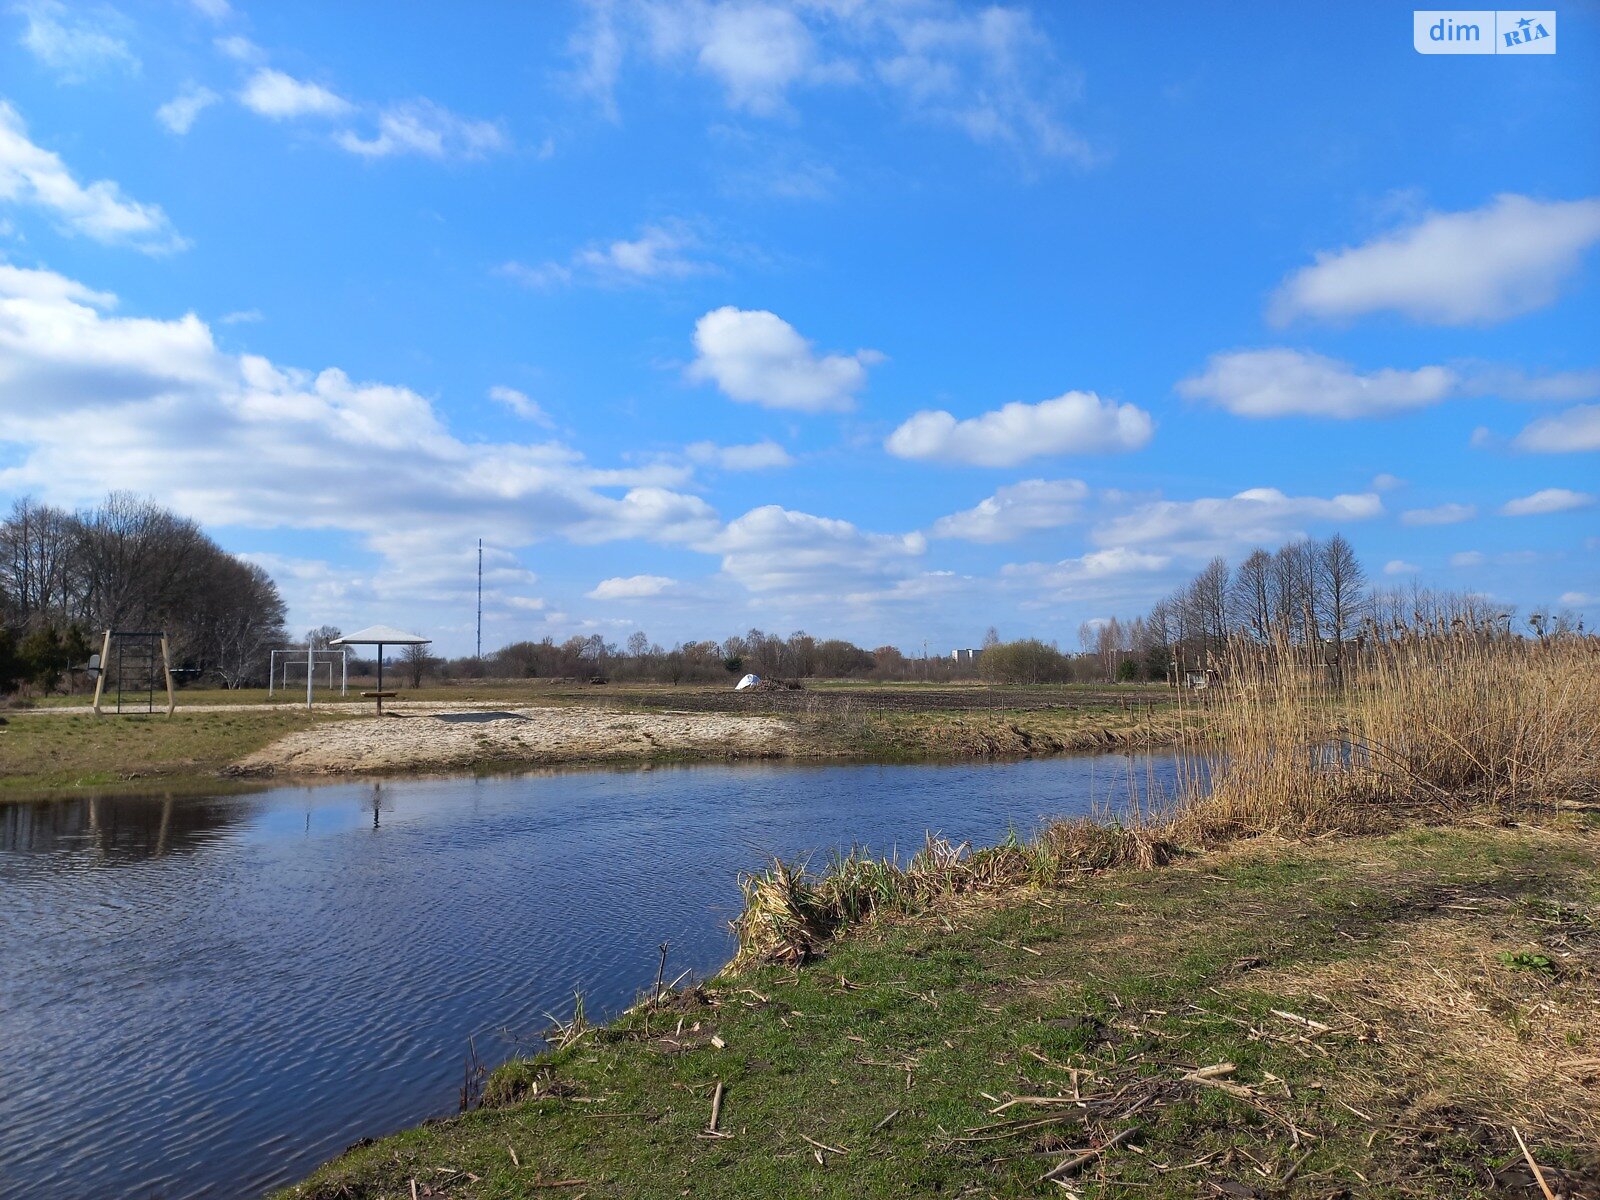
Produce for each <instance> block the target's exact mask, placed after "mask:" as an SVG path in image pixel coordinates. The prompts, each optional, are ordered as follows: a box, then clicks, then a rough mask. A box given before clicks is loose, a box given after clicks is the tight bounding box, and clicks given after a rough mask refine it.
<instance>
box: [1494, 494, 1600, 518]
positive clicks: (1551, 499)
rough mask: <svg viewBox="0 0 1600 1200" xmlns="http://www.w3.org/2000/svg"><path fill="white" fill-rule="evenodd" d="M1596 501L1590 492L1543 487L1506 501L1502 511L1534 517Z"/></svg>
mask: <svg viewBox="0 0 1600 1200" xmlns="http://www.w3.org/2000/svg"><path fill="white" fill-rule="evenodd" d="M1594 501H1595V498H1594V497H1593V496H1592V495H1590V494H1589V493H1588V492H1575V491H1573V490H1572V489H1571V488H1542V489H1541V490H1539V491H1537V492H1534V493H1533V494H1532V495H1531V496H1519V497H1517V498H1516V499H1515V500H1508V501H1506V502H1505V504H1504V505H1502V506H1501V508H1500V511H1501V512H1502V513H1504V514H1505V515H1506V516H1508V517H1534V516H1543V515H1544V514H1546V513H1561V512H1572V511H1574V510H1576V509H1580V508H1588V507H1589V506H1590V505H1591V504H1593V503H1594Z"/></svg>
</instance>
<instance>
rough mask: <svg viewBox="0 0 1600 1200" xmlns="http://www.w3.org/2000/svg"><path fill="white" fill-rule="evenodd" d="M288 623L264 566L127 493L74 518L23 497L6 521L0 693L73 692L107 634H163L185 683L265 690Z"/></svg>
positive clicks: (0, 534) (0, 546)
mask: <svg viewBox="0 0 1600 1200" xmlns="http://www.w3.org/2000/svg"><path fill="white" fill-rule="evenodd" d="M284 616H285V610H284V603H283V598H282V596H280V595H279V593H278V588H277V585H276V584H275V583H274V582H273V581H272V578H271V576H270V575H268V574H267V572H266V571H264V570H263V569H262V568H261V567H259V566H257V565H256V564H254V563H249V562H245V561H244V560H243V559H240V558H238V557H236V556H235V555H232V554H229V553H228V552H227V551H225V550H223V549H222V547H220V546H219V545H217V543H216V542H215V541H213V540H212V539H211V538H210V537H209V536H208V535H207V534H206V533H205V532H204V531H203V530H202V529H201V528H200V526H199V525H198V524H197V523H196V522H194V521H191V520H190V519H188V518H187V517H182V516H179V515H177V514H176V513H173V512H171V511H169V510H167V509H165V508H162V507H161V506H159V505H157V504H155V503H154V502H152V501H150V500H147V499H143V498H141V497H138V496H134V495H131V494H129V493H125V492H113V493H112V494H111V495H109V496H107V497H106V499H105V500H104V501H103V502H101V503H100V504H98V505H96V506H94V507H92V508H86V509H81V510H78V511H75V512H69V511H67V510H65V509H61V508H56V507H53V506H51V505H48V504H41V503H39V502H38V501H35V500H33V499H31V498H26V497H24V498H23V499H20V500H18V501H17V502H16V503H15V504H14V505H13V506H12V509H11V512H10V515H9V516H8V517H6V519H5V520H4V521H3V522H0V693H5V692H11V691H15V690H16V689H17V688H18V687H19V686H21V685H23V684H28V685H31V686H32V687H34V688H36V689H38V690H41V691H50V690H52V689H55V688H57V687H60V686H62V685H63V684H66V685H67V686H71V684H72V683H73V682H74V679H75V677H76V675H77V672H78V671H79V670H80V669H81V668H82V667H83V666H84V665H85V664H86V663H87V661H88V658H89V656H90V655H91V654H94V653H97V652H98V651H99V650H100V638H101V635H102V634H103V633H104V631H105V630H107V629H117V630H140V631H146V630H148V631H165V632H166V634H167V635H168V639H169V644H170V647H171V654H172V661H173V664H174V666H176V667H178V668H179V669H180V670H181V671H182V672H183V674H184V675H185V676H187V677H190V678H203V679H209V680H213V681H215V682H218V683H221V684H222V685H223V686H225V687H230V688H232V687H242V686H245V685H248V684H255V683H264V682H265V680H266V673H267V650H268V649H269V648H270V647H272V646H274V645H277V644H279V643H280V642H281V641H282V640H283V637H284Z"/></svg>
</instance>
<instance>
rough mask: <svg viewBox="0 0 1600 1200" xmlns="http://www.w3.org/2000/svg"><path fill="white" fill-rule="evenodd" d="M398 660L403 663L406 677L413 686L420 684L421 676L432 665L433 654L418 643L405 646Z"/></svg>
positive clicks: (419, 685)
mask: <svg viewBox="0 0 1600 1200" xmlns="http://www.w3.org/2000/svg"><path fill="white" fill-rule="evenodd" d="M400 661H401V662H403V663H404V664H405V670H406V678H407V679H409V680H410V681H411V686H412V687H413V688H419V687H421V686H422V677H423V676H424V675H426V674H427V673H428V671H429V669H430V668H431V667H432V666H433V665H434V657H433V655H431V654H429V653H428V648H427V647H426V646H424V645H422V644H420V643H417V644H414V645H410V646H407V647H406V648H405V652H404V653H402V654H401V655H400Z"/></svg>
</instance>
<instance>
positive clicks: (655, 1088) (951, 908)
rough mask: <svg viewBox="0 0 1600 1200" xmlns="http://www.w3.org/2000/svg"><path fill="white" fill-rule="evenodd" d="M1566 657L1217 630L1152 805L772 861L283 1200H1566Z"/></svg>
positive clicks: (1570, 764) (1598, 760)
mask: <svg viewBox="0 0 1600 1200" xmlns="http://www.w3.org/2000/svg"><path fill="white" fill-rule="evenodd" d="M1597 651H1600V646H1597V644H1596V643H1595V642H1594V641H1593V640H1592V639H1583V638H1569V639H1562V640H1554V641H1551V642H1548V643H1547V642H1544V641H1542V640H1541V641H1539V642H1523V641H1520V640H1516V639H1511V638H1508V637H1505V636H1503V635H1502V633H1501V632H1500V631H1496V630H1492V629H1487V628H1485V629H1470V628H1443V627H1438V628H1432V629H1427V628H1424V629H1421V630H1415V631H1409V630H1402V631H1397V632H1396V634H1395V636H1393V637H1389V636H1383V637H1377V636H1375V637H1374V638H1373V640H1372V641H1371V642H1368V643H1363V644H1362V645H1361V646H1360V647H1359V648H1358V652H1356V653H1351V654H1350V655H1349V656H1348V657H1347V658H1346V660H1345V661H1344V662H1342V663H1341V664H1340V665H1339V667H1338V669H1337V671H1336V672H1335V673H1332V674H1331V676H1330V672H1329V669H1328V665H1327V664H1326V663H1324V662H1321V661H1312V660H1310V659H1309V658H1308V657H1306V656H1304V655H1303V652H1301V651H1300V650H1298V649H1297V648H1295V647H1292V646H1287V645H1283V646H1275V647H1274V646H1268V647H1260V646H1249V647H1246V646H1237V647H1234V648H1233V649H1232V650H1231V651H1230V657H1229V659H1228V662H1227V668H1228V669H1227V680H1228V682H1227V684H1226V686H1225V687H1224V688H1223V689H1222V690H1221V692H1220V694H1219V696H1218V697H1217V698H1216V699H1215V700H1214V702H1213V703H1212V704H1210V705H1209V706H1208V708H1207V711H1206V712H1205V713H1204V714H1203V717H1204V720H1205V721H1206V723H1207V725H1206V728H1207V732H1208V735H1214V736H1208V738H1207V740H1206V741H1205V742H1204V744H1203V745H1202V744H1200V743H1197V742H1193V741H1191V742H1190V743H1189V751H1190V757H1189V759H1188V760H1187V761H1188V768H1187V769H1186V771H1185V772H1184V773H1183V776H1182V778H1181V779H1180V783H1179V786H1178V789H1177V791H1176V793H1175V794H1169V795H1165V796H1161V797H1150V798H1149V800H1150V803H1149V804H1148V805H1146V806H1145V808H1144V809H1143V811H1140V812H1136V813H1134V814H1133V815H1132V816H1131V817H1126V816H1125V817H1124V823H1119V824H1111V825H1096V824H1093V823H1088V822H1077V823H1061V824H1056V825H1053V826H1050V827H1048V828H1046V829H1045V830H1044V831H1043V832H1042V833H1041V834H1040V836H1039V837H1038V838H1037V839H1035V840H1033V841H1030V842H1027V843H1022V842H1018V841H1011V842H1009V843H1007V844H1004V845H1001V846H996V847H991V848H986V849H980V850H976V851H972V850H969V849H967V848H965V847H952V846H949V845H947V844H945V843H942V842H938V841H935V840H932V839H930V841H929V843H928V845H927V846H926V847H925V849H924V850H923V851H922V852H921V853H920V854H919V855H917V856H916V857H914V858H913V859H912V860H911V861H909V862H905V863H901V862H885V861H881V860H872V859H870V858H862V857H848V858H845V859H843V860H840V861H837V862H835V863H833V864H832V865H831V866H830V868H829V869H828V870H827V871H825V872H823V873H821V874H820V875H816V874H811V873H809V872H808V871H806V870H804V869H803V868H802V867H800V866H796V865H792V864H785V863H781V862H780V863H775V864H773V865H772V866H771V867H770V868H769V869H767V870H766V871H763V872H758V873H755V874H752V875H750V876H748V877H747V878H746V879H745V880H744V889H745V906H744V911H743V913H742V915H741V916H740V918H739V919H738V921H736V922H735V932H736V933H737V935H738V939H739V947H740V949H739V955H738V957H737V958H736V960H735V962H734V964H733V965H732V966H731V968H730V969H729V970H728V971H726V972H724V974H723V975H722V976H720V977H719V978H717V979H715V980H713V981H711V982H710V983H709V984H708V985H706V986H704V987H701V988H697V989H695V990H693V991H692V992H689V993H687V994H684V995H678V996H671V997H669V998H668V999H667V1000H666V1001H665V1002H661V1003H647V1004H641V1005H640V1006H639V1007H637V1008H636V1009H635V1010H633V1011H632V1012H631V1013H629V1014H627V1015H626V1016H624V1017H623V1018H622V1019H621V1020H620V1021H619V1022H617V1023H616V1024H615V1025H612V1026H610V1027H608V1028H605V1029H598V1030H595V1029H587V1028H585V1027H583V1026H582V1024H581V1023H575V1024H574V1025H572V1026H569V1027H568V1028H566V1029H565V1030H563V1031H562V1033H561V1036H560V1037H559V1038H558V1039H557V1041H558V1045H557V1048H556V1049H554V1050H553V1051H551V1052H550V1053H547V1054H544V1055H541V1056H538V1057H536V1058H533V1059H530V1060H525V1061H519V1062H514V1063H511V1064H508V1065H507V1066H504V1067H502V1068H501V1069H500V1070H498V1071H497V1072H495V1074H494V1075H493V1076H492V1077H491V1079H490V1080H489V1084H488V1088H487V1091H486V1101H487V1103H486V1104H485V1106H484V1107H482V1108H481V1109H479V1110H477V1111H473V1112H470V1113H467V1114H465V1115H463V1116H461V1117H460V1118H458V1119H456V1120H453V1121H449V1122H444V1123H438V1124H434V1125H430V1126H428V1127H425V1128H423V1129H420V1130H414V1131H411V1132H408V1133H404V1134H401V1135H399V1136H397V1137H394V1138H390V1139H387V1140H385V1141H382V1142H379V1143H376V1144H374V1145H371V1146H367V1147H363V1148H359V1149H356V1150H354V1151H352V1152H351V1153H349V1154H347V1155H346V1156H344V1157H343V1158H341V1159H340V1160H338V1161H336V1162H334V1163H332V1164H330V1165H329V1166H327V1167H325V1168H324V1169H323V1170H322V1171H320V1172H319V1173H318V1174H317V1175H316V1176H314V1177H313V1178H312V1179H311V1180H310V1181H308V1182H307V1183H306V1184H304V1185H302V1186H301V1187H299V1188H297V1189H294V1190H293V1191H292V1192H290V1193H288V1194H289V1195H295V1196H299V1197H306V1198H316V1200H325V1198H327V1200H331V1198H333V1197H346V1198H361V1197H367V1198H376V1197H400V1198H402V1200H403V1197H405V1196H407V1195H409V1194H412V1193H415V1194H416V1195H417V1196H456V1197H520V1196H542V1195H546V1194H551V1190H552V1189H555V1190H559V1191H561V1192H563V1193H564V1194H573V1195H576V1194H583V1195H586V1196H595V1197H600V1196H629V1197H636V1196H637V1197H645V1196H681V1195H696V1196H728V1197H735V1196H750V1195H785V1196H789V1195H807V1196H841V1197H844V1196H848V1197H851V1198H852V1200H860V1198H862V1197H878V1196H883V1197H887V1196H912V1195H915V1196H924V1195H952V1196H968V1195H971V1196H980V1195H981V1196H990V1195H992V1196H1027V1195H1040V1194H1056V1192H1057V1189H1058V1187H1059V1188H1061V1189H1065V1191H1066V1192H1067V1193H1069V1194H1074V1195H1081V1196H1120V1195H1138V1196H1148V1197H1157V1198H1171V1200H1176V1198H1177V1197H1180V1196H1181V1197H1190V1196H1234V1197H1259V1198H1265V1197H1269V1196H1270V1197H1293V1196H1304V1197H1308V1198H1309V1197H1333V1196H1363V1197H1367V1196H1375V1197H1433V1198H1437V1200H1446V1198H1450V1200H1455V1198H1460V1197H1490V1196H1528V1197H1538V1196H1543V1197H1546V1198H1547V1200H1548V1198H1549V1197H1553V1196H1557V1195H1561V1196H1566V1197H1569V1198H1572V1197H1581V1196H1600V1151H1597V1149H1596V1146H1597V1145H1600V1115H1597V1114H1600V1032H1597V1030H1600V821H1597V819H1596V814H1597V812H1600V804H1597V801H1600V684H1597V682H1596V672H1595V670H1594V668H1595V666H1596V665H1597V663H1600V652H1597ZM1078 715H1080V716H1081V715H1082V714H1078ZM1190 716H1191V714H1184V713H1179V714H1178V719H1179V720H1184V719H1188V718H1189V717H1190ZM1148 718H1149V719H1151V720H1156V719H1166V718H1165V717H1164V716H1163V715H1161V714H1149V715H1148ZM923 719H924V721H925V722H926V723H925V725H924V726H923V727H924V728H927V729H935V728H937V726H936V724H935V723H934V722H931V721H926V718H925V717H924V718H923ZM985 719H991V720H992V719H994V715H993V714H991V715H990V716H988V717H986V718H985ZM957 720H958V721H959V722H961V723H962V725H963V726H965V724H966V723H967V722H974V721H976V720H977V718H976V717H975V716H974V715H973V714H966V715H963V716H962V717H960V718H957ZM919 736H920V735H919ZM935 736H937V737H939V738H940V739H941V740H943V741H947V742H960V740H961V739H960V738H959V737H957V736H956V735H955V734H954V733H953V732H952V731H951V729H950V728H949V727H945V728H943V729H942V730H940V731H939V732H938V733H937V734H936V735H935ZM846 933H848V934H849V936H842V935H844V934H846ZM568 1189H570V1190H568Z"/></svg>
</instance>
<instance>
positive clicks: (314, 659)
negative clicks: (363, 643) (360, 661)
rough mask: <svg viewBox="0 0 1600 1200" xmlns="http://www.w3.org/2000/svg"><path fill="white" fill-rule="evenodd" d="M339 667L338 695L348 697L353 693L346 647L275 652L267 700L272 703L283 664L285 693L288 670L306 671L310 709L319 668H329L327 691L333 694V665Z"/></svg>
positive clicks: (348, 655)
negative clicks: (299, 668) (335, 664)
mask: <svg viewBox="0 0 1600 1200" xmlns="http://www.w3.org/2000/svg"><path fill="white" fill-rule="evenodd" d="M336 662H337V663H338V664H339V695H340V696H346V695H348V694H349V692H350V652H349V651H348V650H346V649H344V648H343V647H340V648H339V649H336V650H335V649H327V648H321V647H317V646H311V645H307V646H303V647H301V648H299V649H295V650H274V651H272V652H271V655H270V661H269V663H268V665H267V698H268V699H269V700H270V699H271V698H272V696H273V694H274V692H275V690H276V688H277V685H278V669H279V665H280V663H281V664H282V668H283V690H284V691H286V692H287V691H288V690H289V668H290V667H304V668H305V671H306V707H307V708H310V707H311V699H312V691H313V685H314V682H315V679H316V674H317V668H318V667H327V668H328V690H329V691H330V692H331V691H332V690H333V665H334V663H336Z"/></svg>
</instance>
